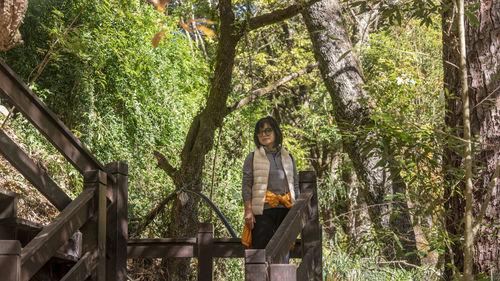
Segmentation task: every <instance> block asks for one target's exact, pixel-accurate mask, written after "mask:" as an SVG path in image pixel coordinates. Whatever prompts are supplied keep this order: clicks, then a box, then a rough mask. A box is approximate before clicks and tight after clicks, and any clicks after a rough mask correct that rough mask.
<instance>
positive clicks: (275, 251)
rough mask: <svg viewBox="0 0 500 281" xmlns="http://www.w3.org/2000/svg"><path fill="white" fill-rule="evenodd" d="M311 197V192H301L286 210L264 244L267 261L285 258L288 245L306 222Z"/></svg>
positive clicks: (289, 245)
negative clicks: (283, 216)
mask: <svg viewBox="0 0 500 281" xmlns="http://www.w3.org/2000/svg"><path fill="white" fill-rule="evenodd" d="M311 197H312V193H311V192H304V193H301V194H300V196H299V198H298V199H297V201H296V202H295V205H294V206H293V207H292V208H290V211H288V214H287V215H286V217H285V219H284V220H283V222H282V223H281V225H280V227H279V228H278V230H277V231H276V233H275V234H274V235H273V237H272V238H271V241H269V243H268V244H267V246H266V260H267V262H268V263H270V264H272V263H281V262H282V261H283V260H284V259H285V257H286V255H287V254H288V252H289V250H290V247H291V246H292V244H293V242H294V241H295V240H296V239H297V236H298V234H299V233H300V232H301V230H302V228H303V227H304V225H305V224H306V220H307V217H308V203H309V200H310V199H311Z"/></svg>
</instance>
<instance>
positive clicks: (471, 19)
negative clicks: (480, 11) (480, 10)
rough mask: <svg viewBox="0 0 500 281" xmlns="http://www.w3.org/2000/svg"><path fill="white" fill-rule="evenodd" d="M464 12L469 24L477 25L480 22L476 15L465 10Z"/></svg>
mask: <svg viewBox="0 0 500 281" xmlns="http://www.w3.org/2000/svg"><path fill="white" fill-rule="evenodd" d="M464 13H465V15H466V16H467V19H468V20H469V23H470V25H471V26H479V24H480V23H479V20H478V19H477V17H476V15H474V14H473V13H471V12H470V11H467V10H465V11H464Z"/></svg>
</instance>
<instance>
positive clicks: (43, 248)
mask: <svg viewBox="0 0 500 281" xmlns="http://www.w3.org/2000/svg"><path fill="white" fill-rule="evenodd" d="M95 194H96V188H89V189H85V190H84V191H83V192H82V193H81V194H80V195H79V196H78V197H77V198H76V199H75V200H73V201H72V202H71V203H70V204H69V205H68V206H67V207H66V208H65V209H64V210H63V212H62V213H61V214H60V215H59V216H57V217H56V218H55V219H54V221H52V223H51V224H49V225H48V226H46V227H44V229H43V230H42V231H41V232H40V233H39V234H38V235H37V236H36V237H35V238H34V239H33V240H31V242H29V243H28V245H26V247H24V248H23V249H22V251H21V280H22V281H24V280H29V279H30V278H31V277H33V275H35V273H36V272H37V271H38V270H39V269H40V268H41V267H42V266H43V265H44V264H45V263H46V262H47V261H48V260H49V259H50V258H51V257H52V256H54V254H55V253H56V251H57V249H58V248H59V247H61V246H62V245H63V244H64V243H65V242H66V241H68V239H69V238H70V237H71V235H72V234H73V233H74V232H75V231H76V230H78V229H79V228H80V227H82V226H83V225H84V224H85V222H87V221H88V220H89V218H90V217H91V216H92V211H93V209H94V204H95V202H94V200H92V199H93V198H95Z"/></svg>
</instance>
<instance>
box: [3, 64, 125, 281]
mask: <svg viewBox="0 0 500 281" xmlns="http://www.w3.org/2000/svg"><path fill="white" fill-rule="evenodd" d="M0 94H1V96H3V97H4V98H6V99H7V100H8V101H9V103H10V104H11V105H12V106H15V108H16V109H17V110H18V111H19V112H21V113H22V114H23V116H24V117H25V118H26V119H27V120H29V121H30V122H31V123H32V124H33V125H34V126H35V127H36V128H37V129H38V131H39V132H41V133H42V134H43V135H44V136H45V137H46V138H47V140H49V141H50V142H51V143H52V145H53V146H54V147H55V148H57V149H58V150H59V152H60V153H61V154H62V155H63V156H64V157H65V158H66V159H67V160H68V161H69V162H70V163H71V164H72V165H73V166H74V167H75V169H77V170H78V171H79V172H80V173H82V175H83V177H84V188H83V192H82V193H81V194H80V195H79V196H78V197H77V198H76V199H74V200H71V198H70V197H69V196H68V195H66V193H65V192H64V191H63V190H62V189H61V188H59V186H58V185H57V184H56V183H55V182H54V181H53V180H52V179H51V178H50V176H49V175H48V174H47V172H46V170H45V169H44V168H43V167H42V166H41V165H40V163H37V162H35V161H33V160H32V159H31V158H30V157H29V156H28V155H26V153H24V151H23V150H22V149H21V148H19V147H18V146H17V144H15V142H14V141H12V140H11V139H10V138H9V137H8V136H7V134H6V133H5V132H4V131H3V130H1V129H0V153H1V154H2V155H3V156H4V157H5V158H6V159H7V160H8V161H9V162H10V163H11V164H12V165H13V166H14V167H15V168H16V169H17V170H18V171H19V172H20V173H21V174H22V175H23V176H24V177H25V178H26V179H27V180H28V181H29V182H30V183H31V184H32V185H33V186H34V187H35V188H36V189H37V190H38V191H40V192H41V193H42V194H43V195H44V196H45V197H46V198H47V199H48V200H49V202H51V203H52V204H53V205H54V206H55V207H56V208H57V209H58V210H60V211H61V213H60V214H59V216H57V217H56V218H55V219H54V220H53V221H52V222H51V223H50V224H49V225H47V226H45V227H44V228H43V229H42V230H41V231H40V232H39V233H38V234H37V235H36V236H35V237H34V238H33V239H32V240H31V241H30V242H29V243H28V244H27V245H26V246H25V247H24V248H21V244H20V243H19V241H12V240H0V248H2V249H3V250H0V267H1V268H2V273H5V275H3V276H2V280H4V279H3V277H6V278H7V280H13V281H19V280H23V281H24V280H29V279H31V278H32V277H33V276H35V274H37V272H38V271H39V270H40V269H41V268H42V267H43V266H44V265H45V264H46V263H47V261H49V260H50V259H51V258H52V257H54V255H55V254H56V252H57V251H58V250H60V249H61V248H64V246H65V244H66V243H67V242H68V240H69V239H70V238H72V237H73V236H74V235H75V233H77V231H80V232H81V233H82V237H83V240H82V241H81V243H80V244H79V245H76V247H77V248H78V250H77V251H76V252H82V253H83V255H82V254H79V255H78V257H77V258H79V260H77V262H76V263H75V265H74V266H73V267H72V268H71V269H70V270H69V271H68V272H67V274H66V275H65V276H64V277H63V278H62V280H86V279H87V278H88V277H89V276H93V277H94V280H102V281H104V280H126V258H127V255H126V247H127V246H126V245H127V237H128V234H127V232H128V230H127V189H128V167H127V165H126V164H125V163H123V162H114V163H110V164H108V165H106V166H103V165H102V164H101V163H100V162H99V161H98V160H97V159H96V158H95V157H94V156H93V155H92V154H91V153H90V151H89V150H88V149H87V148H85V146H84V145H83V144H82V143H81V142H80V140H78V138H76V136H74V134H73V133H72V132H71V131H70V130H69V129H68V128H67V127H66V126H65V125H64V124H63V123H62V122H61V121H60V120H59V119H58V118H57V117H56V116H55V114H54V113H53V112H52V111H51V110H50V109H48V108H47V107H46V106H45V105H44V104H43V103H42V102H41V101H40V100H39V99H38V98H37V97H36V95H34V94H33V93H32V92H31V90H30V89H29V88H28V87H27V86H26V85H25V84H24V83H23V82H22V81H21V80H20V79H19V78H18V77H17V76H16V75H15V74H14V72H13V71H12V70H11V69H10V68H9V67H8V66H7V65H6V64H5V63H4V62H3V61H1V60H0ZM14 231H15V230H14ZM106 238H108V239H106ZM106 253H108V258H106Z"/></svg>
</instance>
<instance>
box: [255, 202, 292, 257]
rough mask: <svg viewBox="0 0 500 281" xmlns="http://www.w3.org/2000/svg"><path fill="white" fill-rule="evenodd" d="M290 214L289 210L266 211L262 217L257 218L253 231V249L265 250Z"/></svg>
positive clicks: (257, 216) (275, 209)
mask: <svg viewBox="0 0 500 281" xmlns="http://www.w3.org/2000/svg"><path fill="white" fill-rule="evenodd" d="M286 214H288V209H287V208H272V209H264V212H263V214H262V215H256V216H255V224H254V227H253V229H252V249H264V248H266V246H267V243H269V241H270V240H271V238H272V237H273V235H274V233H275V232H276V230H278V227H279V226H280V224H281V222H282V221H283V219H284V218H285V216H286Z"/></svg>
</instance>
